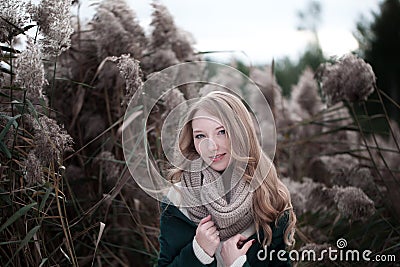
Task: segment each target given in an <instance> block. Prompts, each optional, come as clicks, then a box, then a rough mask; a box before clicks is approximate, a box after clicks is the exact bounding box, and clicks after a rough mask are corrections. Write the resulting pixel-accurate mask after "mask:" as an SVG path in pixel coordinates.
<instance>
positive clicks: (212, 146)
mask: <svg viewBox="0 0 400 267" xmlns="http://www.w3.org/2000/svg"><path fill="white" fill-rule="evenodd" d="M204 148H206V149H207V150H208V151H216V150H218V144H217V142H216V141H215V140H214V139H212V138H207V139H204Z"/></svg>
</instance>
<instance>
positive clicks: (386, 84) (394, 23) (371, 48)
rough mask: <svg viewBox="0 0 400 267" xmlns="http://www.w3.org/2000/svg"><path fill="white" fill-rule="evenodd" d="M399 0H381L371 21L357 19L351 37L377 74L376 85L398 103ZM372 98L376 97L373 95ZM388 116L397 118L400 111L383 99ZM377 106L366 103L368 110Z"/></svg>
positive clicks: (399, 75)
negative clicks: (353, 34) (353, 37)
mask: <svg viewBox="0 0 400 267" xmlns="http://www.w3.org/2000/svg"><path fill="white" fill-rule="evenodd" d="M399 14H400V1H399V0H385V1H383V2H382V3H381V4H380V9H379V11H378V12H377V13H373V19H372V21H371V22H368V21H366V20H365V19H361V20H360V21H359V22H358V23H357V31H356V32H355V37H356V38H357V40H358V42H359V44H360V51H359V53H360V55H361V56H362V57H363V58H364V59H365V60H366V61H367V62H369V63H370V64H371V66H372V68H373V69H374V72H375V74H376V76H377V86H378V88H379V89H381V90H382V91H384V92H385V93H386V94H387V95H389V96H390V97H391V98H392V99H393V100H394V101H395V102H397V103H400V93H399V92H400V65H399V64H398V62H399V61H400V50H399V47H400V35H399V28H400V16H399ZM374 98H375V99H378V96H376V95H375V97H374ZM384 104H385V106H386V107H387V110H388V113H389V116H390V117H391V118H392V119H394V120H397V121H400V111H399V109H398V108H397V107H396V106H395V105H393V104H392V103H391V102H390V101H389V100H387V99H384ZM379 108H380V107H379V106H377V105H373V104H372V105H368V109H369V110H370V112H371V113H379V112H380V110H379Z"/></svg>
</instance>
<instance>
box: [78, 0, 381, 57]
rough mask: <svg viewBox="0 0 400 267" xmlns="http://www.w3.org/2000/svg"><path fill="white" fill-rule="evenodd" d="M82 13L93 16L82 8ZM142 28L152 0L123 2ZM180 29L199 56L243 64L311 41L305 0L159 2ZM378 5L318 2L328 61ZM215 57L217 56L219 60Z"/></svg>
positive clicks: (294, 52)
mask: <svg viewBox="0 0 400 267" xmlns="http://www.w3.org/2000/svg"><path fill="white" fill-rule="evenodd" d="M83 2H84V6H83V8H82V11H83V12H84V13H86V16H92V12H91V11H88V10H87V8H86V7H85V5H88V3H93V2H99V1H98V0H95V1H94V0H89V1H88V0H86V2H85V0H84V1H83ZM127 2H128V3H129V4H130V6H131V7H132V9H133V10H134V11H135V13H136V15H137V17H138V18H139V20H140V23H141V24H142V25H143V26H144V27H146V28H148V25H149V23H150V21H151V12H152V9H151V6H150V3H151V0H127ZM159 2H161V3H163V4H164V5H166V6H167V8H168V9H169V11H170V12H171V14H172V15H173V16H174V18H175V23H176V24H177V26H178V27H180V28H182V29H184V30H186V31H188V32H189V33H191V34H192V36H193V38H194V40H195V42H196V45H195V47H196V49H197V50H199V51H211V50H212V51H214V50H218V51H231V50H233V51H236V52H231V53H228V52H226V53H221V54H214V57H216V58H229V57H232V56H235V57H239V58H240V59H242V60H244V61H247V63H252V64H254V63H270V62H271V60H272V59H273V58H275V59H278V58H282V57H284V56H290V57H291V58H293V59H295V58H297V57H298V55H299V53H300V52H301V51H302V50H303V49H304V48H305V46H306V44H307V43H308V41H309V40H310V38H312V36H311V35H310V34H309V33H307V32H304V31H298V30H297V26H298V25H299V22H300V20H299V18H298V16H297V12H298V11H300V10H305V9H306V7H307V6H308V3H309V1H308V0H282V1H277V0H240V1H232V0H230V1H229V0H186V1H185V0H160V1H159ZM380 2H382V0H321V1H320V3H321V6H322V18H321V23H320V26H319V39H320V43H321V46H322V48H323V50H324V53H325V55H326V56H332V55H341V54H344V53H346V52H349V51H350V50H353V49H356V48H357V42H356V40H355V39H354V38H353V36H352V32H354V30H355V28H356V22H357V21H358V20H359V18H360V16H361V15H363V16H365V17H367V18H371V11H378V6H379V3H380ZM217 56H218V57H217Z"/></svg>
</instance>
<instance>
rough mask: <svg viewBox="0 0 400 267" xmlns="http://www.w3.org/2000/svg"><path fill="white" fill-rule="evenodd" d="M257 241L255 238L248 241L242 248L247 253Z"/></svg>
mask: <svg viewBox="0 0 400 267" xmlns="http://www.w3.org/2000/svg"><path fill="white" fill-rule="evenodd" d="M255 241H256V240H255V239H252V240H249V241H247V242H246V243H245V244H244V245H243V247H242V248H241V249H240V250H241V251H243V252H244V253H246V252H247V251H248V250H249V248H250V247H251V245H253V243H254V242H255Z"/></svg>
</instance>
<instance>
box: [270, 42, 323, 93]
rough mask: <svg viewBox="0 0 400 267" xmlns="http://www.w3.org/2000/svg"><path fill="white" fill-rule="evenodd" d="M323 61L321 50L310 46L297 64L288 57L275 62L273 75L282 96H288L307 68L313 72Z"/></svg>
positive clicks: (315, 46) (316, 46)
mask: <svg viewBox="0 0 400 267" xmlns="http://www.w3.org/2000/svg"><path fill="white" fill-rule="evenodd" d="M325 61H326V59H325V57H324V55H323V53H322V50H321V48H320V47H319V46H318V45H312V44H310V45H309V46H308V48H307V49H306V51H305V52H304V53H303V54H302V55H301V56H300V58H299V60H298V61H297V62H296V61H293V60H291V59H290V58H288V57H286V58H283V59H279V60H277V61H276V64H275V75H276V80H277V82H278V84H279V85H280V86H281V87H282V92H283V95H284V96H286V97H288V96H290V92H291V88H292V86H293V85H295V84H297V82H298V80H299V77H300V76H301V74H302V72H303V71H304V70H305V69H306V68H307V67H310V68H311V69H312V70H314V71H315V70H316V69H317V68H318V66H319V65H320V64H321V63H322V62H325Z"/></svg>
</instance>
